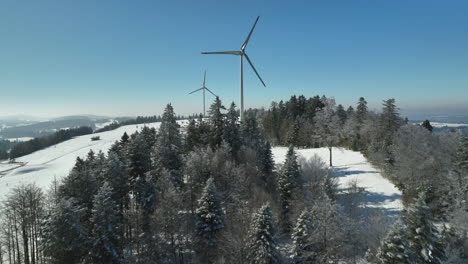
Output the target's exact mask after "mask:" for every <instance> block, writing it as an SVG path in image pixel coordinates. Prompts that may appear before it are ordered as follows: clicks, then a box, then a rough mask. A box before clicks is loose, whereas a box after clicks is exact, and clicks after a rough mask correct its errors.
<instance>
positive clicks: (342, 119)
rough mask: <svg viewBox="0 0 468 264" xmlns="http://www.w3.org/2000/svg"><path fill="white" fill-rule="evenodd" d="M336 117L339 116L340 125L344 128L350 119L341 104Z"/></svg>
mask: <svg viewBox="0 0 468 264" xmlns="http://www.w3.org/2000/svg"><path fill="white" fill-rule="evenodd" d="M336 115H337V116H338V119H339V120H340V125H341V126H343V125H344V123H345V122H346V119H347V118H348V116H347V114H346V111H345V110H344V107H343V105H341V104H339V105H338V106H337V107H336Z"/></svg>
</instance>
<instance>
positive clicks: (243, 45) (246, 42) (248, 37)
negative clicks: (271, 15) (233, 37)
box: [241, 16, 260, 50]
mask: <svg viewBox="0 0 468 264" xmlns="http://www.w3.org/2000/svg"><path fill="white" fill-rule="evenodd" d="M258 19H260V16H258V17H257V19H256V20H255V23H254V25H253V27H252V29H251V30H250V33H249V35H248V36H247V38H246V39H245V41H244V44H242V47H241V49H242V50H244V49H245V48H246V47H247V44H248V43H249V40H250V36H252V32H253V31H254V29H255V26H256V25H257V22H258Z"/></svg>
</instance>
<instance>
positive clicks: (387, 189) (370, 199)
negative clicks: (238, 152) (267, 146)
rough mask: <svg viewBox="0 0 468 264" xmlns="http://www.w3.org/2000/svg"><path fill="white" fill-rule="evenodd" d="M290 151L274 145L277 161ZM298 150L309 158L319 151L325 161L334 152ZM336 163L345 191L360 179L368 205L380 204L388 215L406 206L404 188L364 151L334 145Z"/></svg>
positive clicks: (340, 181)
mask: <svg viewBox="0 0 468 264" xmlns="http://www.w3.org/2000/svg"><path fill="white" fill-rule="evenodd" d="M287 151H288V149H287V148H286V147H276V148H274V149H273V155H274V159H275V163H276V164H279V163H283V162H284V159H285V157H286V152H287ZM297 154H298V156H302V157H304V158H306V159H309V158H311V157H313V156H314V154H317V155H318V156H319V157H320V158H321V159H322V160H323V161H325V162H328V160H329V155H330V154H329V151H328V148H319V149H298V150H297ZM327 164H328V163H327ZM333 165H334V166H333V171H334V172H335V175H336V176H337V177H338V184H339V186H338V187H339V189H340V191H341V192H343V191H345V190H346V189H347V188H348V187H349V183H350V182H353V181H357V185H358V186H359V187H363V188H364V189H365V197H364V206H365V207H366V208H370V209H372V208H380V209H382V210H383V211H384V213H385V214H387V215H397V214H399V213H400V212H401V210H402V209H403V205H402V203H401V199H400V196H401V192H400V191H399V190H398V189H397V188H396V187H395V186H394V185H393V184H392V183H391V182H390V181H389V180H387V179H385V178H384V177H382V175H381V174H380V172H379V171H378V170H377V169H375V168H374V167H372V165H371V164H370V163H369V162H368V161H367V160H366V158H365V157H364V156H363V155H362V154H361V153H359V152H355V151H351V150H347V149H340V148H333Z"/></svg>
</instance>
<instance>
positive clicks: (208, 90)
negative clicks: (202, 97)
mask: <svg viewBox="0 0 468 264" xmlns="http://www.w3.org/2000/svg"><path fill="white" fill-rule="evenodd" d="M205 89H206V90H207V91H208V92H210V93H211V94H212V95H214V96H216V97H217V95H216V94H214V93H213V92H212V91H211V90H210V89H208V88H206V87H205Z"/></svg>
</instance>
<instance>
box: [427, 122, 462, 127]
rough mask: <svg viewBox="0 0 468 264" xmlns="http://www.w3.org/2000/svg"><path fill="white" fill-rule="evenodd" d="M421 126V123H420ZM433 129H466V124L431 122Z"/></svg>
mask: <svg viewBox="0 0 468 264" xmlns="http://www.w3.org/2000/svg"><path fill="white" fill-rule="evenodd" d="M420 125H422V122H421V123H420ZM431 126H433V127H466V126H468V124H464V123H442V122H431Z"/></svg>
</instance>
